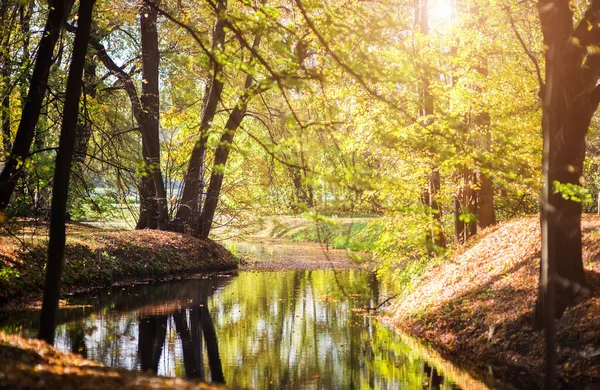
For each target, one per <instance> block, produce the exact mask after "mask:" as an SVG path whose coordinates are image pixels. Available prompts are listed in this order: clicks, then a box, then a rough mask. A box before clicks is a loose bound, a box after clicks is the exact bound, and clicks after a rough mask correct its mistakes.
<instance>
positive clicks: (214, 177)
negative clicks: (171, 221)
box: [194, 101, 247, 239]
mask: <svg viewBox="0 0 600 390" xmlns="http://www.w3.org/2000/svg"><path fill="white" fill-rule="evenodd" d="M246 105H247V103H246V102H244V101H239V102H238V104H237V105H236V106H235V107H234V108H233V111H232V112H231V115H229V119H228V120H227V124H226V125H225V132H224V133H223V135H221V139H220V140H219V146H218V147H217V150H216V151H215V160H214V163H213V170H212V174H211V175H210V184H209V185H208V190H207V191H206V199H205V200H204V207H203V208H202V213H201V214H200V218H199V220H198V224H197V225H196V228H195V229H194V230H195V232H194V233H195V234H196V235H197V236H198V237H200V238H202V239H207V238H208V235H209V234H210V229H211V227H212V223H213V220H214V217H215V213H216V211H217V204H218V202H219V196H220V195H221V187H222V186H223V177H224V174H225V165H226V164H227V159H228V157H229V151H230V150H231V143H232V142H233V137H234V136H235V133H236V131H237V129H238V127H239V126H240V124H241V123H242V120H243V119H244V115H246Z"/></svg>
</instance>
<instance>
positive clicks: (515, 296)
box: [392, 215, 600, 385]
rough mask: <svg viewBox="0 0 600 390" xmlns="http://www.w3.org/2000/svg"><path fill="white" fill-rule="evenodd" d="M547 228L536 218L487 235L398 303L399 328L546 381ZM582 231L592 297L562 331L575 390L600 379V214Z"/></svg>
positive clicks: (564, 373) (480, 361)
mask: <svg viewBox="0 0 600 390" xmlns="http://www.w3.org/2000/svg"><path fill="white" fill-rule="evenodd" d="M539 226H540V225H539V218H538V217H528V218H520V219H516V220H511V221H507V222H505V223H502V224H500V225H497V226H494V227H491V228H489V229H486V230H484V231H483V232H481V234H479V235H478V236H477V237H476V238H475V239H474V241H473V242H471V243H468V244H467V245H466V246H465V247H463V248H461V249H459V251H457V253H455V254H454V255H453V256H452V257H451V258H450V259H448V260H446V261H445V262H443V263H442V264H439V265H438V266H435V267H433V268H432V269H430V270H429V271H428V272H427V274H426V275H425V276H424V278H423V279H422V281H421V282H420V283H419V285H418V287H417V288H415V289H414V290H412V291H411V292H409V293H408V294H404V295H403V296H400V297H399V298H398V299H396V302H395V305H394V307H393V309H392V318H393V321H394V323H395V324H397V325H398V326H399V327H401V328H403V329H404V330H406V331H408V332H410V333H412V334H415V335H417V336H419V337H421V338H424V339H427V340H429V341H431V342H433V343H434V344H436V345H437V346H439V347H441V349H442V350H444V351H445V352H446V353H448V354H450V355H453V356H455V357H458V358H459V359H460V360H462V361H464V362H466V363H470V364H476V365H480V366H482V367H483V366H484V365H485V364H487V363H493V364H494V365H495V367H496V369H497V370H498V371H499V372H501V373H502V372H504V373H507V372H510V371H511V370H515V369H518V370H521V371H523V370H524V371H523V372H522V374H523V375H521V376H520V377H521V378H516V380H517V381H520V380H528V379H527V378H529V379H530V380H533V383H534V384H539V383H540V380H541V373H542V372H543V371H542V368H543V351H544V346H543V333H542V332H541V331H537V330H533V329H532V322H533V309H534V304H535V299H536V297H537V287H538V275H539V264H540V228H539ZM582 231H583V256H584V263H585V265H586V272H587V276H588V282H589V288H590V295H589V296H587V297H585V296H582V297H580V298H579V299H578V301H577V302H576V305H575V306H574V307H572V308H570V309H568V310H567V312H566V313H565V315H564V317H563V318H562V319H561V320H560V321H558V333H557V339H558V345H559V348H558V356H559V359H558V362H559V367H558V371H559V376H560V377H561V380H563V381H564V382H568V383H569V384H571V385H573V384H585V383H591V382H598V381H599V380H600V262H599V261H598V260H599V259H600V240H599V238H600V236H599V234H600V217H598V216H591V215H589V216H584V218H583V221H582ZM511 374H513V373H511ZM515 376H516V375H515Z"/></svg>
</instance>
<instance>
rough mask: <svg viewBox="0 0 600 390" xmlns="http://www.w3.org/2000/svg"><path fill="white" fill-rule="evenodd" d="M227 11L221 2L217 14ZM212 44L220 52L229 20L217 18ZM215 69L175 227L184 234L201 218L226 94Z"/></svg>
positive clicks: (217, 65)
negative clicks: (212, 138)
mask: <svg viewBox="0 0 600 390" xmlns="http://www.w3.org/2000/svg"><path fill="white" fill-rule="evenodd" d="M223 11H225V2H224V1H222V0H219V2H218V4H217V12H223ZM212 41H213V45H212V47H213V52H214V51H215V50H216V49H217V48H219V47H222V46H223V44H224V42H225V20H224V19H223V17H222V16H220V15H217V23H216V24H215V28H214V31H213V38H212ZM212 65H213V74H212V77H211V79H210V81H209V82H208V85H207V86H206V90H205V93H204V94H205V95H204V96H205V100H204V104H203V107H202V109H203V111H202V119H201V122H200V136H199V138H198V140H197V141H196V143H195V144H194V149H193V150H192V155H191V156H190V162H189V165H188V168H187V170H186V172H185V176H184V179H183V192H182V195H181V202H180V204H179V208H178V210H177V215H176V217H175V223H176V224H178V225H181V227H182V229H181V230H184V229H183V228H184V226H185V225H188V226H191V225H192V221H194V220H196V219H197V218H198V217H199V214H200V210H201V207H202V195H203V194H202V193H203V191H204V187H205V182H204V177H205V171H206V143H207V141H208V134H209V130H210V127H211V123H212V121H213V119H214V117H215V114H216V112H217V106H218V104H219V101H220V100H221V94H222V92H223V82H222V81H221V77H222V76H221V72H222V70H223V65H222V64H221V63H219V62H218V61H217V62H214V63H213V64H212Z"/></svg>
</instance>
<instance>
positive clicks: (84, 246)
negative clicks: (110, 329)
mask: <svg viewBox="0 0 600 390" xmlns="http://www.w3.org/2000/svg"><path fill="white" fill-rule="evenodd" d="M67 237H68V238H67V242H66V249H65V265H64V271H63V291H65V292H69V291H77V290H80V289H87V288H93V287H104V286H110V285H112V284H115V283H119V282H133V281H141V280H160V279H163V278H167V277H172V276H177V275H185V274H192V273H197V272H213V271H225V270H231V269H234V268H236V267H237V262H236V260H235V259H234V258H233V256H232V255H231V254H230V253H229V252H228V251H227V250H225V248H223V247H222V246H221V245H219V244H217V243H215V242H212V241H203V240H199V239H197V238H194V237H191V236H185V235H181V234H178V233H170V232H162V231H155V230H137V231H123V230H103V229H98V228H93V227H89V226H84V225H80V224H69V225H67ZM47 243H48V238H47V230H46V228H45V227H44V226H40V225H38V224H37V223H35V222H34V221H29V222H23V223H20V224H18V225H17V226H13V227H12V229H11V230H10V231H9V230H7V229H2V232H1V233H0V304H6V303H9V302H11V301H14V300H15V299H22V298H24V297H29V298H34V297H36V296H39V295H40V292H41V289H42V287H43V281H44V267H45V261H46V247H47Z"/></svg>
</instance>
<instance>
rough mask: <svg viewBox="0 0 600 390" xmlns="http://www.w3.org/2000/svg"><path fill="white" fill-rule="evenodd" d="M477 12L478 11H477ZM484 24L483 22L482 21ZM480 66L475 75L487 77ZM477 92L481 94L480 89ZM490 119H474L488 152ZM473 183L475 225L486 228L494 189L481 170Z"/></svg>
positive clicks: (491, 219)
mask: <svg viewBox="0 0 600 390" xmlns="http://www.w3.org/2000/svg"><path fill="white" fill-rule="evenodd" d="M477 12H479V11H477ZM482 23H484V21H482ZM481 64H482V65H480V66H478V67H476V69H475V70H476V71H477V73H479V74H481V75H482V76H483V77H485V78H487V77H488V67H487V58H485V59H482V60H481ZM477 91H479V92H482V91H481V88H477ZM490 125H491V118H490V114H489V113H488V112H486V111H482V112H479V113H478V114H477V115H476V117H475V130H476V131H475V134H476V135H477V139H476V146H477V147H478V148H480V149H481V150H484V151H486V152H489V151H490V149H491V147H492V134H491V132H490ZM475 182H476V183H477V223H478V225H479V227H480V228H482V229H483V228H486V227H488V226H491V225H494V224H495V223H496V215H495V212H494V188H493V182H492V179H491V178H490V177H488V176H487V175H485V174H483V173H482V172H481V168H477V169H476V170H475Z"/></svg>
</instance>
